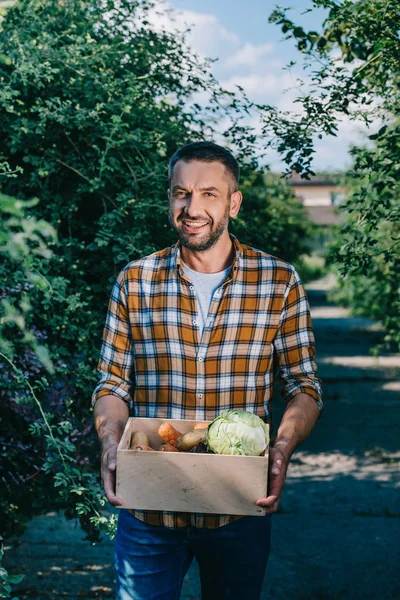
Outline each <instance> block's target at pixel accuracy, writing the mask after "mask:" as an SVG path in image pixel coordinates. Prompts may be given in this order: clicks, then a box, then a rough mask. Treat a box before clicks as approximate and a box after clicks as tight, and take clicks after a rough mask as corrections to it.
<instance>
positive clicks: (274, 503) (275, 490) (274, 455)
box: [257, 448, 289, 514]
mask: <svg viewBox="0 0 400 600" xmlns="http://www.w3.org/2000/svg"><path fill="white" fill-rule="evenodd" d="M288 462H289V461H288V459H287V458H286V456H285V455H284V454H283V452H282V451H281V450H279V449H278V448H270V451H269V481H268V486H269V487H268V496H267V498H260V499H259V500H257V505H258V506H263V507H264V508H265V513H266V514H270V513H275V512H277V510H278V506H279V500H280V497H281V493H282V489H283V486H284V483H285V479H286V471H287V467H288Z"/></svg>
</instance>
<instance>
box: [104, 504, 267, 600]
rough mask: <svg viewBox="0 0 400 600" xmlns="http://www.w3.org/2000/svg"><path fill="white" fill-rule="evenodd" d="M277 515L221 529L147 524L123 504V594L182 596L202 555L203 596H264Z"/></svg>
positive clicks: (158, 599) (129, 597)
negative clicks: (188, 574) (273, 518)
mask: <svg viewBox="0 0 400 600" xmlns="http://www.w3.org/2000/svg"><path fill="white" fill-rule="evenodd" d="M270 536H271V515H267V516H265V517H243V518H242V519H239V520H237V521H234V522H233V523H229V524H228V525H224V526H223V527H219V528H218V529H200V528H196V527H183V528H180V529H170V528H168V527H162V526H155V525H146V524H145V523H142V521H139V519H136V518H135V517H133V516H132V515H131V514H130V513H129V512H128V511H127V510H124V509H121V511H120V515H119V519H118V530H117V537H116V543H115V571H116V576H117V600H179V597H180V593H181V588H182V583H183V579H184V577H185V575H186V572H187V570H188V569H189V566H190V564H191V562H192V560H193V557H196V560H197V562H198V565H199V568H200V580H201V591H202V594H201V597H202V599H203V600H214V599H215V600H228V599H229V600H239V599H240V600H259V598H260V593H261V586H262V582H263V579H264V573H265V569H266V567H267V562H268V555H269V548H270Z"/></svg>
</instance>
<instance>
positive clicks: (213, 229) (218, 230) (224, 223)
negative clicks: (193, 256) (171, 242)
mask: <svg viewBox="0 0 400 600" xmlns="http://www.w3.org/2000/svg"><path fill="white" fill-rule="evenodd" d="M230 209H231V203H230V201H229V202H228V205H227V207H226V210H225V213H224V215H223V216H222V218H221V219H220V220H219V221H218V223H214V222H213V221H211V223H210V230H209V232H208V233H205V234H204V235H203V236H202V237H200V239H196V238H194V239H193V240H192V239H191V236H190V234H188V233H185V232H184V231H182V225H181V224H180V221H182V219H184V218H187V215H186V216H185V215H181V216H179V217H178V219H177V220H178V224H176V223H175V222H174V221H173V219H172V215H171V211H169V213H168V220H169V223H170V225H171V227H172V229H173V230H174V231H175V233H176V234H177V236H178V238H179V240H180V242H181V244H182V246H184V247H185V248H187V249H188V250H192V251H193V252H205V251H206V250H209V249H210V248H212V247H213V246H214V245H215V244H216V243H217V242H218V240H219V238H220V237H221V235H222V234H223V233H224V231H225V230H226V229H227V228H228V225H229V213H230ZM192 220H193V221H195V220H196V219H192ZM200 220H204V219H199V221H200Z"/></svg>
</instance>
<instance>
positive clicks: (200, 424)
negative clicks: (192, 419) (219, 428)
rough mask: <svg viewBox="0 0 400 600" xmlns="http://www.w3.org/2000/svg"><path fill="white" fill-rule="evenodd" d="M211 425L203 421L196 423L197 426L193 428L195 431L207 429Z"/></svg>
mask: <svg viewBox="0 0 400 600" xmlns="http://www.w3.org/2000/svg"><path fill="white" fill-rule="evenodd" d="M209 424H210V423H205V422H203V421H199V422H198V423H196V425H195V426H194V427H193V429H207V428H208V426H209Z"/></svg>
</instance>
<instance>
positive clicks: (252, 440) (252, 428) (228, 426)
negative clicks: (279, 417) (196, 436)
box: [207, 410, 269, 456]
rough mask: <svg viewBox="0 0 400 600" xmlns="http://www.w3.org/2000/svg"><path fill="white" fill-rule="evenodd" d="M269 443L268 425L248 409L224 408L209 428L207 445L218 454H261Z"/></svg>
mask: <svg viewBox="0 0 400 600" xmlns="http://www.w3.org/2000/svg"><path fill="white" fill-rule="evenodd" d="M268 443H269V435H268V427H267V426H266V425H265V423H264V421H262V420H261V419H260V417H257V415H253V413H251V412H248V411H247V410H223V411H222V413H221V414H220V415H219V416H218V417H217V418H216V419H214V421H213V422H212V423H211V425H210V426H209V428H208V434H207V445H208V448H209V450H212V451H213V452H215V453H216V454H239V455H247V456H259V455H260V454H262V453H263V452H264V450H265V449H266V448H267V446H268Z"/></svg>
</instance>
